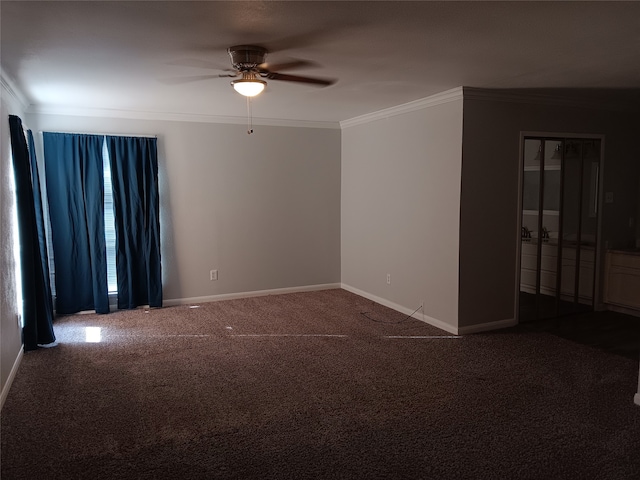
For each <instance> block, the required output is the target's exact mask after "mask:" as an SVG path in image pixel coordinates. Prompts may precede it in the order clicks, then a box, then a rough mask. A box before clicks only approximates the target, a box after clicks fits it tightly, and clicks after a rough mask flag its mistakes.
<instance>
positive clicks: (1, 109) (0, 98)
mask: <svg viewBox="0 0 640 480" xmlns="http://www.w3.org/2000/svg"><path fill="white" fill-rule="evenodd" d="M10 114H13V115H18V116H19V117H21V118H22V119H23V120H24V114H23V111H22V108H21V106H20V104H19V102H18V101H17V100H16V99H15V98H14V97H13V96H12V95H11V94H10V93H9V90H8V89H6V88H5V85H4V82H2V86H1V87H0V119H1V120H2V126H1V127H0V135H1V137H0V225H2V228H1V229H0V383H1V385H2V398H3V399H4V398H5V395H6V393H7V391H6V390H5V386H6V385H7V380H8V379H9V375H10V374H11V370H12V369H13V366H14V363H15V361H16V359H17V358H18V354H19V353H20V350H21V347H22V338H21V331H20V328H19V327H18V321H17V314H18V302H17V292H16V278H15V262H14V249H13V235H14V231H13V208H14V187H13V176H12V172H13V170H12V168H11V154H10V152H11V141H10V136H9V123H8V118H7V117H8V116H9V115H10Z"/></svg>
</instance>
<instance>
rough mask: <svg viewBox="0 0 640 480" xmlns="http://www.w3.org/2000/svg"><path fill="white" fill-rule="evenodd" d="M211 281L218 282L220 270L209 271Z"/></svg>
mask: <svg viewBox="0 0 640 480" xmlns="http://www.w3.org/2000/svg"><path fill="white" fill-rule="evenodd" d="M209 279H210V280H211V281H214V280H218V270H210V271H209Z"/></svg>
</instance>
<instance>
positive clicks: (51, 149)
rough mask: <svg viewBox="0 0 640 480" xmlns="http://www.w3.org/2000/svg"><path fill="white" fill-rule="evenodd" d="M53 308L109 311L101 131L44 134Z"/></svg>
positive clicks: (61, 310)
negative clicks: (53, 275) (51, 258)
mask: <svg viewBox="0 0 640 480" xmlns="http://www.w3.org/2000/svg"><path fill="white" fill-rule="evenodd" d="M43 141H44V154H45V173H46V180H47V198H48V199H49V216H50V219H51V237H52V243H53V258H54V265H55V283H56V312H57V313H58V314H69V313H76V312H79V311H82V310H95V311H96V312H97V313H108V312H109V295H108V287H107V255H106V248H105V233H104V232H105V230H104V173H103V164H102V145H103V141H104V137H103V136H101V135H80V134H67V133H49V132H45V133H43Z"/></svg>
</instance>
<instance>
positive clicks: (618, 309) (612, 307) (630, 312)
mask: <svg viewBox="0 0 640 480" xmlns="http://www.w3.org/2000/svg"><path fill="white" fill-rule="evenodd" d="M605 308H606V309H607V310H611V311H612V312H616V313H623V314H625V315H631V316H634V317H640V310H637V309H635V308H628V307H623V306H621V305H612V304H610V303H605Z"/></svg>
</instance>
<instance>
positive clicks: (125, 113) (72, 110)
mask: <svg viewBox="0 0 640 480" xmlns="http://www.w3.org/2000/svg"><path fill="white" fill-rule="evenodd" d="M28 113H30V114H35V115H68V116H74V117H105V118H126V119H131V120H160V121H169V122H194V123H223V124H232V125H246V124H247V118H246V117H232V116H222V115H206V114H198V113H171V112H145V111H137V110H117V109H108V108H76V107H46V106H33V105H32V106H31V107H29V109H28ZM252 123H253V125H261V126H272V127H297V128H333V129H339V128H340V124H339V123H338V122H316V121H306V120H287V119H277V118H255V117H254V118H253V119H252Z"/></svg>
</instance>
